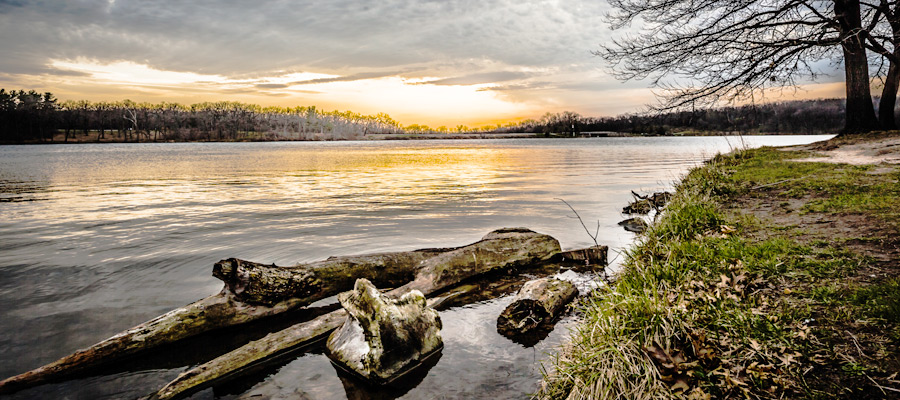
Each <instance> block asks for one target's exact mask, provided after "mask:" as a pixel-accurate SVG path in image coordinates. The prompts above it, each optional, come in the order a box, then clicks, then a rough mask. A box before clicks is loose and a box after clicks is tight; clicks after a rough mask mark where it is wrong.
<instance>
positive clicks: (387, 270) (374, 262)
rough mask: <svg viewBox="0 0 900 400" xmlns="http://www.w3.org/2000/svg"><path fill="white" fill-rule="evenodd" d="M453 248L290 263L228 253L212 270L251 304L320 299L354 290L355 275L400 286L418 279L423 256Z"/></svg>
mask: <svg viewBox="0 0 900 400" xmlns="http://www.w3.org/2000/svg"><path fill="white" fill-rule="evenodd" d="M452 250H454V249H423V250H415V251H403V252H395V253H378V254H366V255H360V256H345V257H329V258H328V259H327V260H324V261H318V262H313V263H308V264H298V265H295V266H291V267H279V266H277V265H274V264H272V265H264V264H259V263H255V262H250V261H244V260H239V259H236V258H229V259H227V260H222V261H219V262H217V263H216V264H215V266H213V276H215V277H216V278H219V279H221V280H222V281H223V282H225V286H226V288H228V290H229V291H231V292H232V293H234V295H235V297H237V298H238V299H240V300H242V301H244V302H246V303H249V304H263V305H273V304H276V303H278V302H281V301H284V300H287V299H294V298H304V299H308V300H311V301H316V300H320V299H324V298H326V297H330V296H334V295H336V294H338V293H341V292H344V291H347V290H350V289H351V288H352V287H353V283H354V282H355V281H356V278H365V279H368V280H370V281H372V282H373V283H375V284H376V285H379V286H385V287H397V286H400V285H402V284H404V283H406V282H409V281H410V280H412V279H413V276H415V272H416V269H417V268H418V266H419V264H420V263H421V262H422V261H424V260H427V259H429V258H431V257H434V256H436V255H438V254H441V253H445V252H448V251H452Z"/></svg>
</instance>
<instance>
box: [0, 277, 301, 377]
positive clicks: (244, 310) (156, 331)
mask: <svg viewBox="0 0 900 400" xmlns="http://www.w3.org/2000/svg"><path fill="white" fill-rule="evenodd" d="M305 304H307V303H306V302H304V301H303V300H302V299H290V300H286V301H283V302H281V303H278V304H276V305H274V306H271V307H267V306H253V305H249V304H246V303H243V302H241V301H240V300H238V299H236V298H235V297H234V295H233V294H231V293H230V292H228V291H225V290H223V291H222V292H221V293H219V294H217V295H214V296H210V297H207V298H205V299H203V300H200V301H197V302H195V303H192V304H190V305H187V306H185V307H182V308H178V309H175V310H173V311H170V312H168V313H166V314H163V315H161V316H159V317H156V318H154V319H152V320H150V321H147V322H145V323H143V324H141V325H138V326H136V327H134V328H131V329H129V330H127V331H124V332H121V333H119V334H117V335H115V336H113V337H110V338H109V339H106V340H104V341H102V342H100V343H97V344H95V345H93V346H91V347H89V348H87V349H83V350H79V351H77V352H75V353H73V354H70V355H68V356H65V357H63V358H60V359H59V360H57V361H54V362H52V363H50V364H47V365H44V366H42V367H40V368H37V369H34V370H31V371H28V372H25V373H23V374H20V375H17V376H14V377H11V378H8V379H5V380H3V381H2V382H0V393H13V392H16V391H19V390H22V389H25V388H28V387H32V386H36V385H39V384H42V383H45V382H50V381H53V380H59V379H63V378H66V377H69V376H72V375H74V374H78V373H81V372H84V371H86V370H89V369H92V368H96V367H98V366H100V365H103V364H106V363H109V362H112V361H115V360H120V359H122V358H124V357H127V356H131V355H134V354H135V353H137V352H139V351H143V350H146V349H149V348H154V347H158V346H161V345H164V344H169V343H173V342H175V341H178V340H181V339H185V338H188V337H191V336H195V335H199V334H201V333H203V332H207V331H210V330H213V329H218V328H225V327H229V326H234V325H238V324H243V323H246V322H250V321H253V320H257V319H260V318H264V317H268V316H272V315H276V314H280V313H283V312H285V311H288V310H291V309H295V308H297V307H299V306H302V305H305Z"/></svg>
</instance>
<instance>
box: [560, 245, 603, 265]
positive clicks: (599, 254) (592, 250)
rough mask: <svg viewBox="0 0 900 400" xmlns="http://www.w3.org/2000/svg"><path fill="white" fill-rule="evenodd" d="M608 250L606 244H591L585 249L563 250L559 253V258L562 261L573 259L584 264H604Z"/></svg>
mask: <svg viewBox="0 0 900 400" xmlns="http://www.w3.org/2000/svg"><path fill="white" fill-rule="evenodd" d="M608 252H609V247H607V246H591V247H588V248H585V249H577V250H568V251H564V252H562V253H559V256H560V260H561V261H564V262H571V261H575V262H581V263H584V264H585V265H598V266H606V264H607V261H606V259H607V253H608Z"/></svg>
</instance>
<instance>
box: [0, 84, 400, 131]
mask: <svg viewBox="0 0 900 400" xmlns="http://www.w3.org/2000/svg"><path fill="white" fill-rule="evenodd" d="M403 131H404V129H403V128H402V127H401V126H400V124H399V123H397V121H394V120H393V119H391V117H390V116H388V115H387V114H377V115H362V114H357V113H354V112H350V111H321V110H317V109H316V107H293V108H288V107H260V106H257V105H253V104H244V103H238V102H230V101H220V102H211V103H210V102H208V103H198V104H192V105H189V106H185V105H181V104H177V103H159V104H151V103H136V102H133V101H130V100H125V101H120V102H90V101H83V100H82V101H65V102H61V103H60V102H58V101H57V100H56V98H54V97H53V95H52V94H51V93H38V92H35V91H28V92H26V91H22V90H20V91H15V90H13V91H10V92H7V91H6V90H4V89H0V142H5V143H20V142H33V141H50V140H54V138H55V139H56V140H60V139H61V140H62V141H70V140H75V141H85V140H84V139H85V138H91V140H96V141H124V142H138V141H140V142H145V141H204V140H205V141H238V140H329V139H330V140H334V139H353V138H357V137H360V136H365V135H367V134H371V133H399V132H403Z"/></svg>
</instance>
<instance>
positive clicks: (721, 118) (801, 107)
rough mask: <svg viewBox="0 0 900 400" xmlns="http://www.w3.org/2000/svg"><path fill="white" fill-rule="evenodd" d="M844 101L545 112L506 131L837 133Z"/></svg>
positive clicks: (651, 133) (839, 128)
mask: <svg viewBox="0 0 900 400" xmlns="http://www.w3.org/2000/svg"><path fill="white" fill-rule="evenodd" d="M844 103H845V102H844V100H843V99H820V100H795V101H785V102H779V103H767V104H761V105H745V106H738V107H719V108H713V109H701V110H693V111H673V112H666V113H647V114H629V115H620V116H617V117H604V118H593V117H583V116H580V115H578V114H576V113H573V112H562V113H556V114H550V113H548V114H546V115H544V116H543V117H541V118H540V119H539V120H526V121H522V122H520V123H519V124H517V125H516V126H511V127H504V128H503V129H502V130H503V131H509V132H532V133H538V134H541V133H543V134H560V133H567V132H568V133H571V132H573V131H574V132H576V133H580V132H603V131H606V132H621V133H632V134H642V135H672V134H715V133H742V134H753V133H769V134H822V133H837V132H838V131H840V130H841V128H842V127H843V126H844Z"/></svg>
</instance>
